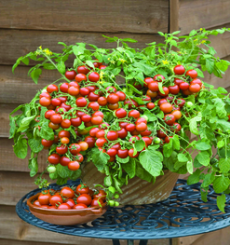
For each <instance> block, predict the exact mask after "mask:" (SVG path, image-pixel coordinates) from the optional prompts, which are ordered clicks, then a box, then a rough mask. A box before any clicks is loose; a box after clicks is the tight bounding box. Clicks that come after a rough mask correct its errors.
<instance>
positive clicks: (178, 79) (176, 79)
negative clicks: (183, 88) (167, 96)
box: [174, 78, 184, 86]
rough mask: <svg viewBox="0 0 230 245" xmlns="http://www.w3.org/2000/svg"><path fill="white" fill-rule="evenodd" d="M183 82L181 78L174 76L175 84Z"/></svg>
mask: <svg viewBox="0 0 230 245" xmlns="http://www.w3.org/2000/svg"><path fill="white" fill-rule="evenodd" d="M183 82H184V81H183V80H181V79H180V78H175V79H174V83H175V84H176V85H178V86H180V84H181V83H183Z"/></svg>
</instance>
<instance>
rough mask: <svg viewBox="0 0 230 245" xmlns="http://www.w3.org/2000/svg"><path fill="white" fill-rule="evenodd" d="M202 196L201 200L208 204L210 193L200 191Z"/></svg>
mask: <svg viewBox="0 0 230 245" xmlns="http://www.w3.org/2000/svg"><path fill="white" fill-rule="evenodd" d="M200 195H201V199H202V200H203V201H204V202H207V201H208V198H207V196H208V192H207V191H202V189H200Z"/></svg>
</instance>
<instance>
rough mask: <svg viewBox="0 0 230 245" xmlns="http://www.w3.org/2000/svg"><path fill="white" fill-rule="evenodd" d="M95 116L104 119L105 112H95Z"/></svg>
mask: <svg viewBox="0 0 230 245" xmlns="http://www.w3.org/2000/svg"><path fill="white" fill-rule="evenodd" d="M93 116H100V117H101V118H104V114H103V112H101V111H95V112H94V113H93Z"/></svg>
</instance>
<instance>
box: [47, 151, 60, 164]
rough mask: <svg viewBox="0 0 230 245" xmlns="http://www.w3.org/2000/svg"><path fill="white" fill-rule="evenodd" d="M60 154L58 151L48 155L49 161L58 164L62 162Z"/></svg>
mask: <svg viewBox="0 0 230 245" xmlns="http://www.w3.org/2000/svg"><path fill="white" fill-rule="evenodd" d="M60 158H61V157H60V156H59V155H58V154H56V153H53V154H51V155H50V156H49V157H48V161H49V162H50V163H51V164H58V163H59V162H60Z"/></svg>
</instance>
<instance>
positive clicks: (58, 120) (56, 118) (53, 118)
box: [50, 114, 62, 124]
mask: <svg viewBox="0 0 230 245" xmlns="http://www.w3.org/2000/svg"><path fill="white" fill-rule="evenodd" d="M50 121H51V122H52V123H54V124H59V123H61V122H62V116H61V115H60V114H53V115H51V116H50Z"/></svg>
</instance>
